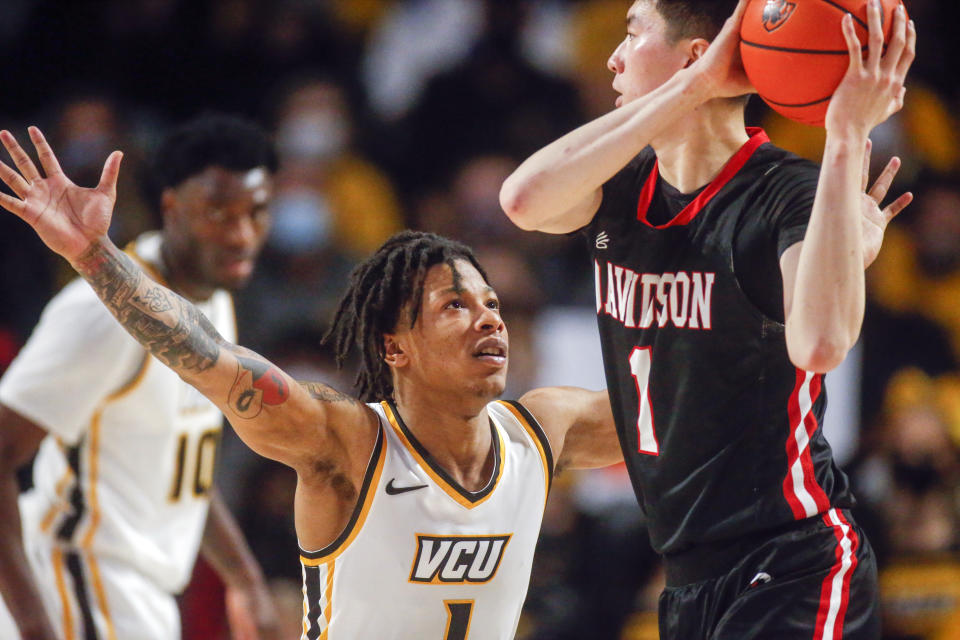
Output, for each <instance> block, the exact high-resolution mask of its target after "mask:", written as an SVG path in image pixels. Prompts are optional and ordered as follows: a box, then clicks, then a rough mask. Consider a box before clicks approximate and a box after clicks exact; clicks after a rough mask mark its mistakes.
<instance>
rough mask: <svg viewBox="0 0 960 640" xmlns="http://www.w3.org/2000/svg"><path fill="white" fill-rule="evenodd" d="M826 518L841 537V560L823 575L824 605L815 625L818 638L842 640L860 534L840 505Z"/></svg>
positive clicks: (824, 519)
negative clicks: (858, 535)
mask: <svg viewBox="0 0 960 640" xmlns="http://www.w3.org/2000/svg"><path fill="white" fill-rule="evenodd" d="M823 521H824V522H825V523H826V524H827V526H828V527H831V528H832V529H833V535H834V536H835V537H836V538H837V547H836V550H835V556H836V559H837V561H836V562H835V563H834V565H833V566H832V567H831V568H830V571H829V572H828V573H827V577H826V578H824V579H823V585H822V586H821V588H820V608H819V609H818V610H817V623H816V625H815V626H814V632H813V638H814V640H841V639H842V638H843V621H844V618H845V617H846V615H847V605H848V604H849V603H850V579H851V577H852V576H853V572H854V570H856V568H857V549H858V548H859V547H860V538H859V537H857V533H856V532H855V531H854V530H853V527H851V526H850V523H849V522H847V520H846V518H844V517H843V514H842V513H841V512H840V511H838V510H837V509H830V510H829V511H828V512H827V513H825V514H823Z"/></svg>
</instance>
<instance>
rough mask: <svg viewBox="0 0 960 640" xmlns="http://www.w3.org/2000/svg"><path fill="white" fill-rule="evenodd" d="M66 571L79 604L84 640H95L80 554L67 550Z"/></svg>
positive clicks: (94, 628) (95, 631) (94, 627)
mask: <svg viewBox="0 0 960 640" xmlns="http://www.w3.org/2000/svg"><path fill="white" fill-rule="evenodd" d="M65 558H66V560H65V562H66V565H67V571H69V572H70V577H71V578H72V579H73V590H74V593H75V595H76V597H77V604H78V605H79V606H80V616H81V617H82V618H83V637H84V640H97V638H98V637H99V636H97V627H96V625H95V624H94V623H93V611H92V610H91V609H90V596H89V595H88V594H87V583H86V581H85V580H84V579H83V565H82V563H81V562H80V555H79V554H78V553H77V552H76V551H69V552H67V554H66V556H65Z"/></svg>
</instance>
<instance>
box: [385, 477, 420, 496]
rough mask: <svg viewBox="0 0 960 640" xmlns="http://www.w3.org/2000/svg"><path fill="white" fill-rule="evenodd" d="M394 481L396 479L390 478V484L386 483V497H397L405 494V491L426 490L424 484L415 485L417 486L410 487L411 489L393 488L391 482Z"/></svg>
mask: <svg viewBox="0 0 960 640" xmlns="http://www.w3.org/2000/svg"><path fill="white" fill-rule="evenodd" d="M394 480H396V478H390V482H388V483H387V495H388V496H395V495H398V494H401V493H406V492H407V491H416V490H417V489H426V488H427V485H425V484H417V485H414V486H412V487H397V486H394V484H393V481H394Z"/></svg>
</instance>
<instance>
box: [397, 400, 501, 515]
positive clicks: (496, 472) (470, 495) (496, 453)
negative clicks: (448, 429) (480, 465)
mask: <svg viewBox="0 0 960 640" xmlns="http://www.w3.org/2000/svg"><path fill="white" fill-rule="evenodd" d="M387 403H388V404H389V405H390V411H391V412H393V415H394V416H395V417H396V418H397V424H398V425H399V426H400V430H401V431H403V435H404V436H406V438H407V440H408V441H409V442H410V444H411V445H413V448H414V449H416V450H417V453H418V454H420V457H421V458H423V460H424V462H426V463H427V464H428V465H429V466H430V469H431V471H433V472H434V473H436V474H437V475H438V476H440V477H441V478H442V479H443V481H444V482H446V483H447V484H448V485H450V486H451V487H452V488H453V490H454V491H456V492H457V493H458V494H460V495H461V496H463V497H464V498H465V499H466V500H468V501H469V502H478V501H480V500H482V499H483V498H485V497H486V496H487V495H488V494H489V493H490V492H491V491H493V490H494V488H495V487H496V486H497V479H498V478H499V477H500V458H501V456H502V452H501V451H500V436H499V435H498V434H497V428H496V427H495V426H494V424H493V419H492V418H491V419H490V438H491V440H493V473H492V474H490V482H488V483H487V486H485V487H484V488H483V489H481V490H480V491H476V492H473V491H467V490H466V489H464V488H463V487H461V486H460V484H459V483H458V482H457V481H456V480H454V479H453V478H451V477H450V474H448V473H447V472H446V471H444V470H443V467H441V466H440V465H439V464H438V463H437V461H436V460H435V459H434V457H433V456H432V455H430V452H429V451H427V449H426V447H424V446H423V445H422V444H420V441H419V440H417V438H416V436H414V435H413V432H412V431H410V429H408V428H407V425H406V423H404V421H403V418H402V417H400V412H399V411H397V405H396V404H394V402H393V400H388V401H387Z"/></svg>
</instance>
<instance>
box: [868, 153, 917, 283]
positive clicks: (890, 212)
mask: <svg viewBox="0 0 960 640" xmlns="http://www.w3.org/2000/svg"><path fill="white" fill-rule="evenodd" d="M870 151H871V143H870V140H869V139H868V140H867V148H866V151H865V153H864V159H863V180H862V185H861V187H862V189H863V193H862V194H861V195H860V213H861V217H862V225H863V226H862V230H863V231H862V232H863V268H864V269H866V268H867V267H869V266H870V265H871V264H872V263H873V261H874V260H876V259H877V255H878V254H879V253H880V246H881V245H882V244H883V234H884V232H885V231H886V230H887V224H889V223H890V221H891V220H893V218H894V216H896V215H897V214H898V213H900V212H901V211H903V210H904V209H905V208H906V206H907V205H908V204H910V203H911V202H912V201H913V194H912V193H909V192H907V193H904V194H902V195H900V197H898V198H897V199H896V200H894V201H893V202H891V203H890V204H888V205H887V206H886V207H884V208H883V209H881V208H880V205H881V203H883V199H884V198H886V197H887V191H889V190H890V185H891V183H893V179H894V177H896V175H897V171H899V170H900V158H897V157H893V158H891V159H890V162H888V163H887V166H886V167H884V169H883V172H882V173H881V174H880V175H879V176H878V177H877V179H876V181H875V182H874V183H873V186H872V187H871V188H870V189H869V190H867V185H868V184H869V178H870Z"/></svg>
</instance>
